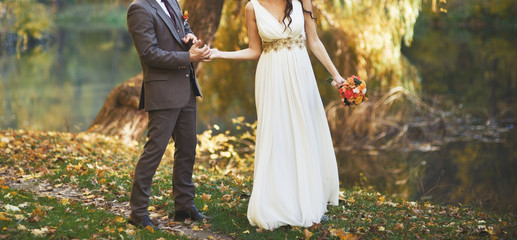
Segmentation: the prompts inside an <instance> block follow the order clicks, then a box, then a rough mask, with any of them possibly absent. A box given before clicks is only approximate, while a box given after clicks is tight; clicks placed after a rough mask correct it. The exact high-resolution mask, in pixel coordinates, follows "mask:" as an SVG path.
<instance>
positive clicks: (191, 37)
mask: <svg viewBox="0 0 517 240" xmlns="http://www.w3.org/2000/svg"><path fill="white" fill-rule="evenodd" d="M181 40H182V41H183V42H184V43H185V44H196V42H197V37H196V35H194V34H192V33H189V34H187V35H186V36H185V37H184V38H182V39H181Z"/></svg>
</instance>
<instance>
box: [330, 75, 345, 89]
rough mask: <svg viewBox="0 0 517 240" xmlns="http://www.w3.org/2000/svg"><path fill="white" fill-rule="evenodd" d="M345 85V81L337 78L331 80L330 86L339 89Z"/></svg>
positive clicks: (339, 77)
mask: <svg viewBox="0 0 517 240" xmlns="http://www.w3.org/2000/svg"><path fill="white" fill-rule="evenodd" d="M344 83H345V79H344V78H343V77H341V76H337V77H335V78H334V80H332V86H334V87H335V88H339V87H341V86H342V85H343V84H344Z"/></svg>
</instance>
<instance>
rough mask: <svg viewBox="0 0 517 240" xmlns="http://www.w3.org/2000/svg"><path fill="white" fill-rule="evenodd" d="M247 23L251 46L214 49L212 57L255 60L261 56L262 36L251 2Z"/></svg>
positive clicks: (248, 6)
mask: <svg viewBox="0 0 517 240" xmlns="http://www.w3.org/2000/svg"><path fill="white" fill-rule="evenodd" d="M246 23H247V26H248V39H249V47H248V48H246V49H242V50H239V51H232V52H224V51H219V50H217V49H212V50H211V51H212V55H211V56H210V58H211V59H214V58H222V59H232V60H254V59H258V58H259V57H260V54H261V52H262V47H261V45H260V41H261V40H260V36H259V33H258V28H257V20H256V18H255V12H254V10H253V5H252V3H251V2H248V4H246Z"/></svg>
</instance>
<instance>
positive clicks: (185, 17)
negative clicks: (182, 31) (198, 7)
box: [183, 11, 188, 26]
mask: <svg viewBox="0 0 517 240" xmlns="http://www.w3.org/2000/svg"><path fill="white" fill-rule="evenodd" d="M187 21H188V11H183V26H185V25H187Z"/></svg>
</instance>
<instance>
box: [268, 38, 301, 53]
mask: <svg viewBox="0 0 517 240" xmlns="http://www.w3.org/2000/svg"><path fill="white" fill-rule="evenodd" d="M305 43H306V39H305V36H304V35H300V36H298V37H288V38H282V39H277V40H273V41H272V42H262V49H263V51H264V53H267V52H269V51H271V50H273V51H275V52H276V51H278V50H280V49H284V48H287V49H288V50H291V49H293V48H296V47H299V48H300V49H302V48H304V47H305Z"/></svg>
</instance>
